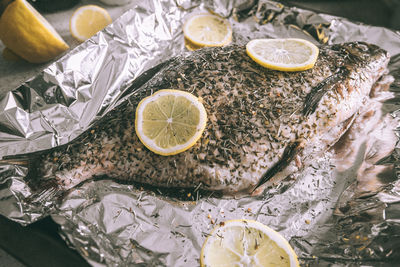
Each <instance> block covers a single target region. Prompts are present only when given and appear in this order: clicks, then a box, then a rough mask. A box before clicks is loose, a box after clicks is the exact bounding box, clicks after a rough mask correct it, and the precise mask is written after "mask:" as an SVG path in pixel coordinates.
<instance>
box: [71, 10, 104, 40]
mask: <svg viewBox="0 0 400 267" xmlns="http://www.w3.org/2000/svg"><path fill="white" fill-rule="evenodd" d="M111 22H112V19H111V17H110V14H108V12H107V10H105V9H104V8H101V7H99V6H96V5H86V6H81V7H80V8H78V9H77V10H75V12H74V13H73V14H72V16H71V19H70V21H69V30H70V32H71V34H72V36H73V37H74V38H75V39H77V40H78V41H81V42H83V41H85V40H87V39H89V38H90V37H92V36H93V35H95V34H96V33H97V32H98V31H101V30H102V29H103V28H104V27H106V26H107V25H108V24H110V23H111Z"/></svg>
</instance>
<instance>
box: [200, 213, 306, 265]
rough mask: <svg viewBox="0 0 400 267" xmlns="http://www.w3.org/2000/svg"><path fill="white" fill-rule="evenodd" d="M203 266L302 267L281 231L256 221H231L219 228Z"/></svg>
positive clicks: (207, 248)
mask: <svg viewBox="0 0 400 267" xmlns="http://www.w3.org/2000/svg"><path fill="white" fill-rule="evenodd" d="M200 265H201V266H202V267H225V266H255V267H272V266H280V267H281V266H282V267H283V266H288V267H294V266H299V262H298V260H297V256H296V254H295V252H294V251H293V249H292V247H291V246H290V245H289V243H288V242H287V241H286V239H285V238H284V237H282V236H281V235H280V234H279V233H278V232H275V231H274V230H272V229H271V228H269V227H267V226H266V225H264V224H262V223H259V222H257V221H253V220H231V221H226V222H225V223H223V224H222V225H219V226H217V227H216V228H214V230H213V231H212V233H211V235H210V236H209V237H207V239H206V241H205V242H204V245H203V247H202V250H201V254H200Z"/></svg>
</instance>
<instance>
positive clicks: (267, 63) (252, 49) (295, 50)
mask: <svg viewBox="0 0 400 267" xmlns="http://www.w3.org/2000/svg"><path fill="white" fill-rule="evenodd" d="M246 52H247V54H248V55H249V56H250V57H251V58H252V59H253V60H254V61H255V62H257V63H258V64H260V65H261V66H263V67H266V68H269V69H273V70H280V71H303V70H308V69H311V68H312V67H313V66H314V64H315V62H316V60H317V58H318V53H319V49H318V47H317V46H316V45H314V44H313V43H311V42H309V41H307V40H303V39H297V38H287V39H254V40H251V41H250V42H248V43H247V45H246Z"/></svg>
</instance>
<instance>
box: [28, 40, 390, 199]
mask: <svg viewBox="0 0 400 267" xmlns="http://www.w3.org/2000/svg"><path fill="white" fill-rule="evenodd" d="M388 61H389V56H388V54H387V53H386V52H385V51H384V50H382V49H380V48H379V47H377V46H374V45H370V44H366V43H358V42H354V43H346V44H341V45H333V46H323V47H321V48H320V55H319V58H318V60H317V62H316V64H315V66H314V68H312V69H310V70H307V71H303V72H295V73H293V72H279V71H273V70H268V69H266V68H263V67H261V66H259V65H258V64H257V63H255V62H253V61H252V60H251V59H250V58H249V57H248V56H247V55H246V52H245V48H244V47H242V46H236V45H233V46H228V47H224V48H206V49H201V50H198V51H196V52H193V53H191V54H189V55H185V56H179V57H177V58H174V59H172V60H170V61H169V62H168V64H167V65H165V66H163V68H161V69H160V71H159V72H158V73H157V74H156V75H154V77H152V78H151V79H150V80H149V81H148V82H146V83H145V84H144V85H143V86H141V87H140V88H139V89H138V90H136V92H134V93H133V94H132V95H131V96H130V97H129V99H128V100H127V101H125V102H124V103H123V104H122V105H120V106H119V107H117V108H116V109H115V110H113V111H111V112H110V113H109V114H108V115H106V116H105V118H104V119H103V120H100V121H99V123H97V124H96V125H94V126H93V127H91V128H90V129H88V130H87V131H86V132H85V133H83V134H82V135H81V136H80V137H79V138H77V139H76V140H74V141H72V142H71V143H70V144H68V145H65V146H62V147H59V148H55V149H52V150H50V151H48V152H46V153H43V154H42V155H41V156H40V159H38V160H36V161H35V162H34V166H33V167H32V169H33V171H34V172H35V176H36V177H37V178H38V179H42V178H47V179H53V178H55V179H57V180H58V181H59V183H60V184H61V185H62V186H63V187H65V188H70V187H73V186H74V185H76V184H77V183H80V182H81V181H84V180H85V179H88V178H91V177H93V176H99V175H107V176H108V177H110V178H115V179H117V180H122V181H135V182H140V183H145V184H150V185H154V186H160V187H192V188H195V187H198V186H199V187H200V188H203V189H207V190H220V191H223V192H224V193H226V194H236V193H238V192H247V193H248V192H252V191H253V190H254V188H255V187H257V186H260V185H262V184H264V183H266V182H269V181H272V180H274V176H277V175H276V173H277V172H282V171H283V170H284V169H287V168H289V167H290V168H292V169H291V170H290V171H292V172H293V171H296V167H293V166H292V165H293V164H291V162H292V161H293V158H294V157H295V156H296V155H295V154H296V153H297V154H299V155H300V156H301V151H302V149H298V148H305V147H307V146H310V145H312V144H313V143H314V141H315V140H317V139H318V138H320V137H321V136H323V135H324V134H326V133H327V132H329V130H330V129H331V128H332V127H335V126H337V125H339V124H340V123H342V122H344V121H346V120H347V119H349V118H350V117H352V116H353V115H354V114H355V113H356V112H357V110H358V109H359V107H360V106H361V105H362V104H363V102H364V101H365V99H367V98H368V94H369V91H370V89H371V87H372V85H373V83H374V82H375V81H376V80H377V79H378V78H379V76H381V75H382V73H383V72H384V71H385V69H386V65H387V63H388ZM166 88H173V89H179V90H183V91H188V92H190V93H193V94H194V95H196V96H199V97H201V98H202V99H203V104H204V106H205V108H206V110H207V114H208V123H207V126H206V130H205V132H204V133H203V136H202V138H201V139H200V140H199V141H198V142H197V144H196V145H195V146H194V147H192V148H191V149H189V150H187V151H185V152H182V153H180V154H177V155H174V156H168V157H165V156H160V155H157V154H154V153H153V152H151V151H149V150H147V149H146V148H145V147H144V146H143V145H142V143H141V142H140V141H139V139H138V138H137V136H136V134H135V129H134V119H135V108H136V106H137V104H138V102H139V101H140V100H141V99H143V98H144V97H146V96H149V95H151V94H152V93H154V92H156V91H157V90H160V89H166ZM337 138H338V137H337V136H336V139H337ZM333 139H335V138H333ZM333 141H334V140H332V142H333ZM327 142H329V140H328V141H327ZM288 148H291V149H288ZM289 150H290V151H294V152H293V153H292V152H291V153H288V152H287V151H289ZM285 151H286V153H285ZM288 156H290V159H288V158H287V157H288ZM289 165H290V166H289ZM290 171H289V172H290ZM269 172H274V173H269ZM265 177H267V178H265Z"/></svg>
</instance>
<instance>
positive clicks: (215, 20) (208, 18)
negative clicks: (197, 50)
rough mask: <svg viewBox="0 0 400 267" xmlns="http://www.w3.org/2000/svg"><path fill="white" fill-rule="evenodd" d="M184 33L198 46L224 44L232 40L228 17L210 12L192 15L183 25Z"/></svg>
mask: <svg viewBox="0 0 400 267" xmlns="http://www.w3.org/2000/svg"><path fill="white" fill-rule="evenodd" d="M183 34H184V36H185V38H186V39H187V40H189V41H190V42H191V43H193V44H194V45H196V46H200V47H205V46H224V45H227V44H229V43H230V42H231V41H232V27H231V24H230V23H229V21H228V20H227V19H224V18H221V17H219V16H216V15H212V14H209V13H201V14H196V15H192V16H191V17H190V18H189V19H188V20H187V21H186V22H185V24H184V25H183Z"/></svg>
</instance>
